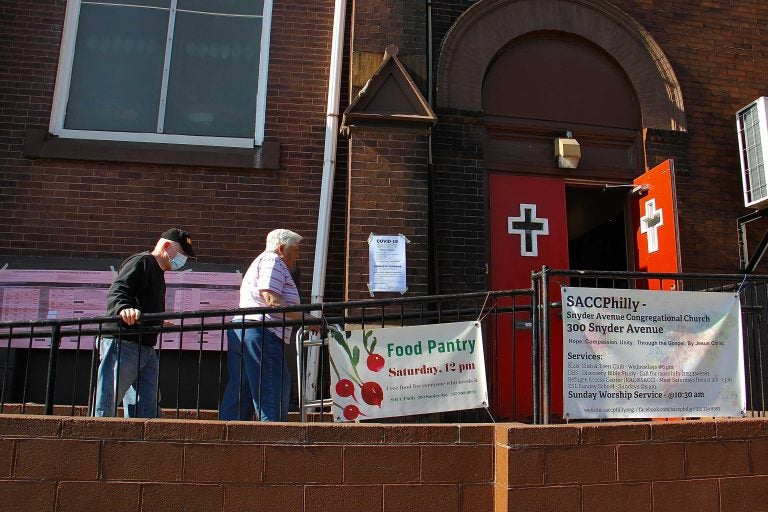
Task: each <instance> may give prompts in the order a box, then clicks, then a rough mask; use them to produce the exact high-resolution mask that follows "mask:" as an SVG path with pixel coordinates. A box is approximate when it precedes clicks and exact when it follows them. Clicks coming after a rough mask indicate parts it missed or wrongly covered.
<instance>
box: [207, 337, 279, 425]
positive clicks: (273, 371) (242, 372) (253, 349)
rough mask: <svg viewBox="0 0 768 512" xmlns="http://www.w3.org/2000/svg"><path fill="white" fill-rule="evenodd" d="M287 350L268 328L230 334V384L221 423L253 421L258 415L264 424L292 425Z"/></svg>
mask: <svg viewBox="0 0 768 512" xmlns="http://www.w3.org/2000/svg"><path fill="white" fill-rule="evenodd" d="M243 334H245V340H243V339H242V337H243ZM283 350H284V343H283V340H282V339H280V337H279V336H277V335H276V334H274V333H273V332H271V331H269V330H267V329H265V328H262V327H252V328H249V329H245V330H244V331H243V329H238V328H234V329H228V330H227V351H228V352H227V368H228V369H229V382H227V387H226V389H225V390H224V397H223V398H222V399H221V407H220V409H219V418H220V419H222V420H250V419H252V418H253V413H254V411H255V412H256V414H257V416H258V418H259V419H260V420H261V421H288V401H289V399H290V396H291V375H290V372H289V371H288V365H287V364H286V361H285V354H284V352H283Z"/></svg>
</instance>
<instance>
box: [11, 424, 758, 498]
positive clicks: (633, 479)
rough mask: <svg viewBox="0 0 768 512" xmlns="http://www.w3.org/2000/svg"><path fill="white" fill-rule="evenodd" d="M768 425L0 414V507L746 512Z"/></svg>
mask: <svg viewBox="0 0 768 512" xmlns="http://www.w3.org/2000/svg"><path fill="white" fill-rule="evenodd" d="M766 460H768V420H765V419H741V420H718V421H684V422H626V423H585V424H578V425H552V426H531V425H521V424H509V423H507V424H496V425H490V424H488V425H485V424H446V425H385V424H373V423H370V424H348V425H341V424H322V423H314V424H312V423H309V424H299V423H284V424H279V423H278V424H274V423H273V424H265V423H251V422H229V423H225V422H219V421H191V420H187V421H184V420H124V419H114V418H108V419H94V418H79V417H57V416H50V417H40V416H19V415H3V416H0V499H2V503H3V510H8V511H9V512H15V511H26V510H30V511H32V510H33V511H35V512H45V511H54V510H56V511H69V510H77V511H80V510H95V509H97V508H105V509H108V510H116V511H150V510H152V511H154V510H205V511H208V512H216V511H228V512H229V511H247V510H270V511H290V512H297V511H307V512H310V511H312V512H314V511H321V510H322V511H325V510H328V509H331V508H332V509H334V510H339V511H352V510H354V511H356V512H367V511H371V512H390V511H391V512H395V511H397V512H400V511H402V510H409V509H412V510H424V511H435V512H437V511H440V512H470V511H477V512H488V511H490V510H496V511H510V512H511V511H521V512H522V511H525V512H532V511H536V512H544V511H553V512H554V511H557V512H563V511H564V512H568V511H574V512H581V511H582V510H589V511H598V512H599V511H603V510H605V511H613V510H627V511H648V512H650V511H680V510H700V511H721V512H729V511H736V510H761V509H762V507H764V504H765V501H766V499H768V487H766V485H765V482H766V481H767V480H768V463H766V462H765V461H766Z"/></svg>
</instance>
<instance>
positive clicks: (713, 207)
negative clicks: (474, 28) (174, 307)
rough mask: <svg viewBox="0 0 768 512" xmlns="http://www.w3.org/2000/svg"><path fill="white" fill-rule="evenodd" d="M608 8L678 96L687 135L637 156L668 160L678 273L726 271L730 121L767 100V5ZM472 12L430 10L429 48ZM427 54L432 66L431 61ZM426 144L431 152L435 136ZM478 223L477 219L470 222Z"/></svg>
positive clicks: (653, 142)
mask: <svg viewBox="0 0 768 512" xmlns="http://www.w3.org/2000/svg"><path fill="white" fill-rule="evenodd" d="M611 3H612V4H613V5H615V6H617V7H618V8H619V9H621V10H622V11H624V12H625V13H627V14H628V15H629V16H631V17H632V18H633V19H635V20H636V21H637V22H639V23H640V24H641V25H642V27H643V28H644V29H645V30H647V31H648V32H649V33H650V35H651V37H653V39H654V40H655V42H656V43H658V45H659V47H660V48H661V50H662V51H663V52H664V54H665V55H666V57H667V58H668V59H669V61H670V63H671V65H672V68H673V70H674V72H675V74H676V76H677V78H678V81H679V82H680V86H681V89H682V94H683V102H684V105H685V113H686V118H687V125H688V133H687V134H686V135H685V136H684V137H682V138H679V137H675V136H674V134H670V135H669V136H664V135H662V134H660V133H655V134H651V137H650V138H649V140H648V141H647V147H646V149H647V154H648V165H649V166H652V165H653V164H654V163H657V161H659V160H663V159H665V158H668V157H675V158H677V159H678V163H679V166H678V170H679V171H681V172H680V173H679V174H678V180H677V184H678V189H677V197H678V200H679V216H680V238H681V244H682V247H681V250H682V262H683V268H684V270H685V271H686V272H736V271H737V269H738V244H737V237H736V229H735V226H736V219H737V218H738V217H739V216H741V215H744V214H745V213H747V212H748V210H746V209H745V208H744V207H743V201H742V197H741V181H740V171H739V155H738V148H737V138H736V132H735V116H734V115H735V112H736V110H737V109H739V108H741V107H743V106H744V105H746V104H747V103H749V102H750V101H752V100H753V99H755V98H756V97H758V96H761V95H766V94H768V88H766V86H765V80H764V77H765V76H766V74H767V72H768V48H766V46H765V44H764V41H765V35H764V30H763V26H762V22H761V20H764V19H766V17H768V4H765V3H760V2H742V3H739V4H738V5H730V4H724V3H718V2H694V3H693V4H691V3H690V2H687V3H681V2H674V1H669V2H658V1H650V0H647V1H641V2H636V1H628V0H617V1H613V2H611ZM473 4H474V2H469V1H467V0H448V1H434V2H432V5H433V19H434V26H433V40H432V46H433V48H434V49H435V51H436V52H437V50H438V49H440V44H441V42H442V41H443V39H444V38H445V35H446V34H447V32H448V30H449V29H450V27H451V26H452V25H453V24H454V23H455V22H456V20H457V19H458V18H459V16H460V15H461V14H462V13H463V12H465V11H466V9H467V8H469V7H471V5H473ZM435 56H436V59H437V56H438V54H437V53H435ZM436 65H437V61H436V62H435V66H436ZM438 85H439V84H438ZM440 107H441V106H440V105H437V114H438V117H439V118H440V123H441V124H440V125H438V127H436V130H435V132H436V133H443V132H442V131H441V126H442V123H443V122H445V119H446V118H450V117H451V116H452V115H453V114H455V113H454V112H446V111H445V110H441V108H440ZM449 124H452V123H449ZM446 128H447V129H448V134H447V137H449V138H444V139H442V141H443V142H445V143H449V142H450V140H451V139H450V138H452V134H453V133H455V130H451V129H450V127H446ZM670 137H671V138H672V139H674V141H672V140H670ZM662 139H666V140H662ZM435 144H436V145H439V144H440V141H438V140H437V138H436V139H435ZM436 154H438V151H437V150H436ZM459 165H461V163H460V162H459ZM468 170H469V171H470V174H472V173H474V172H476V171H475V169H474V168H472V167H471V166H470V167H468ZM433 179H434V182H435V184H436V187H439V186H440V184H441V183H445V184H446V186H447V184H449V183H452V181H453V180H454V179H455V173H454V172H448V173H443V172H442V169H441V168H437V169H436V173H435V176H434V178H433ZM467 195H468V196H469V195H470V192H469V191H467ZM474 199H475V201H482V200H484V195H483V194H482V193H480V194H477V195H476V196H475V198H474ZM479 214H480V215H483V214H482V213H479ZM456 215H458V212H457V213H456ZM473 215H475V214H474V213H472V212H471V211H470V212H467V215H466V216H465V218H466V220H467V223H471V222H473V221H472V220H471V217H472V216H473ZM436 217H437V219H438V221H437V222H438V223H439V222H440V219H441V218H442V217H441V216H440V215H439V214H438V215H436ZM483 223H484V220H483V219H478V222H476V224H478V225H484V224H483ZM449 226H450V224H449V223H448V222H446V223H445V225H444V226H442V227H441V226H438V228H437V229H438V230H439V231H441V232H446V231H448V230H449V229H450V228H449ZM755 231H756V232H758V231H759V232H758V233H756V235H754V237H753V239H752V242H753V244H752V246H751V247H753V248H754V246H755V245H756V243H757V240H759V237H760V236H762V234H763V232H764V230H759V229H757V228H755ZM755 238H756V239H755ZM440 256H441V262H442V261H443V260H446V259H449V258H446V257H445V254H444V253H441V254H440ZM457 258H459V259H457ZM450 260H451V262H452V265H454V266H455V267H458V268H470V269H471V268H474V267H475V266H474V265H473V263H474V261H475V255H474V254H464V253H460V252H458V251H457V253H456V254H455V257H453V258H450ZM481 270H482V269H479V268H476V270H475V271H474V272H472V276H471V277H470V282H472V281H479V280H480V275H479V272H480V271H481ZM440 272H441V274H442V273H443V272H447V275H445V276H444V277H443V279H441V281H444V282H447V283H451V282H452V281H455V280H456V279H457V277H458V275H457V274H455V272H457V271H456V270H454V269H452V268H451V267H450V264H442V265H441V266H440Z"/></svg>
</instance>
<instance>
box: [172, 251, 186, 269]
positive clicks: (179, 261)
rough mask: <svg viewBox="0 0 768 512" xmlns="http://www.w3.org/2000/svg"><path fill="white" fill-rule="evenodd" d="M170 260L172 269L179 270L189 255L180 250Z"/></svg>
mask: <svg viewBox="0 0 768 512" xmlns="http://www.w3.org/2000/svg"><path fill="white" fill-rule="evenodd" d="M169 261H170V263H171V270H179V269H180V268H181V267H183V266H184V264H185V263H186V262H187V257H186V256H184V255H183V254H181V253H180V252H177V253H176V256H174V257H173V258H171V259H170V260H169Z"/></svg>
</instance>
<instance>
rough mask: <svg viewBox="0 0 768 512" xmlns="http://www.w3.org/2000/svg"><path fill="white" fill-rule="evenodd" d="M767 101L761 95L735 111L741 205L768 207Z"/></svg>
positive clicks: (767, 99)
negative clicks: (739, 161)
mask: <svg viewBox="0 0 768 512" xmlns="http://www.w3.org/2000/svg"><path fill="white" fill-rule="evenodd" d="M767 102H768V98H766V97H765V96H761V97H760V98H758V99H756V100H755V101H753V102H752V103H750V104H749V105H747V106H746V107H744V108H742V109H741V110H739V111H738V112H736V129H737V131H738V134H739V156H740V157H741V182H742V185H743V187H744V206H748V207H751V208H765V207H766V206H768V167H766V166H767V165H768V110H766V109H767V108H768V103H767Z"/></svg>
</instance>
